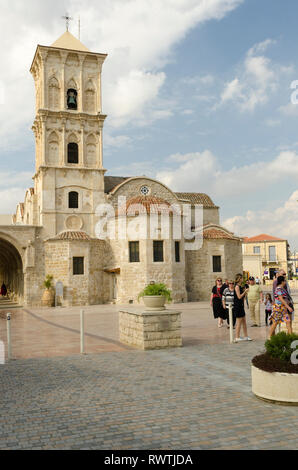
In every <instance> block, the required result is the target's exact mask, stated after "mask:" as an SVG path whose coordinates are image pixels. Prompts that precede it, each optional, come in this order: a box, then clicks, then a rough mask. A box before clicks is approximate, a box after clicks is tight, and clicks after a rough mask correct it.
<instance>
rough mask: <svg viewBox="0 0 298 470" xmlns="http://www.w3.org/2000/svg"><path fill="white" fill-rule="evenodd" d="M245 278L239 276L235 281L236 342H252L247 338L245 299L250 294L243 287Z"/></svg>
mask: <svg viewBox="0 0 298 470" xmlns="http://www.w3.org/2000/svg"><path fill="white" fill-rule="evenodd" d="M242 281H243V276H242V274H237V276H236V279H235V295H234V313H235V316H236V338H235V342H236V343H238V342H239V341H251V338H250V337H249V336H247V325H246V319H245V310H244V298H245V297H246V295H247V293H248V289H244V288H243V287H242V285H241V284H242ZM241 327H242V328H243V333H244V338H241V337H240V330H241Z"/></svg>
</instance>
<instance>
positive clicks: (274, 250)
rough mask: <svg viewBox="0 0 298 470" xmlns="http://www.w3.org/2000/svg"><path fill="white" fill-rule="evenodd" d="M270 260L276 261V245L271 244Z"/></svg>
mask: <svg viewBox="0 0 298 470" xmlns="http://www.w3.org/2000/svg"><path fill="white" fill-rule="evenodd" d="M269 261H276V247H275V246H269Z"/></svg>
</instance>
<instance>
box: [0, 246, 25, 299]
mask: <svg viewBox="0 0 298 470" xmlns="http://www.w3.org/2000/svg"><path fill="white" fill-rule="evenodd" d="M3 281H4V283H5V285H6V287H7V288H8V289H9V291H10V292H13V293H14V294H15V296H16V298H15V300H18V301H19V302H22V300H23V297H24V275H23V262H22V258H21V256H20V254H19V252H18V250H17V249H16V248H15V246H14V245H12V244H11V243H10V242H8V241H7V240H5V239H4V238H1V237H0V284H1V285H2V282H3Z"/></svg>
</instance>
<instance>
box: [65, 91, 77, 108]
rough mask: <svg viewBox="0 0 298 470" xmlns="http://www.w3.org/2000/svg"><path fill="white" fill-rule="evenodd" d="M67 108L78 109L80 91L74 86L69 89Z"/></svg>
mask: <svg viewBox="0 0 298 470" xmlns="http://www.w3.org/2000/svg"><path fill="white" fill-rule="evenodd" d="M67 109H78V92H77V90H75V89H74V88H69V89H68V90H67Z"/></svg>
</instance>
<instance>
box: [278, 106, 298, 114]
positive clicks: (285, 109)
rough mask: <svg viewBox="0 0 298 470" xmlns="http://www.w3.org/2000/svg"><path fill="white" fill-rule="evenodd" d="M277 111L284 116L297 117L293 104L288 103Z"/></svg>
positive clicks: (297, 111)
mask: <svg viewBox="0 0 298 470" xmlns="http://www.w3.org/2000/svg"><path fill="white" fill-rule="evenodd" d="M279 111H280V112H281V113H282V114H284V115H285V116H292V117H297V116H298V105H297V104H293V103H288V104H285V105H283V106H280V108H279Z"/></svg>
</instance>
